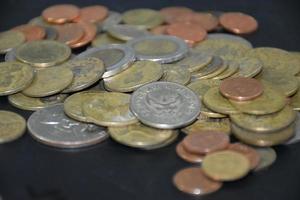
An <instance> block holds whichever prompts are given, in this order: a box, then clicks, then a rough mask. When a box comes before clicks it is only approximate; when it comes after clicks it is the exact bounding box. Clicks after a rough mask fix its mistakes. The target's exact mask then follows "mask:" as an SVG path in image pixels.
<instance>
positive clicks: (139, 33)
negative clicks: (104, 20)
mask: <svg viewBox="0 0 300 200" xmlns="http://www.w3.org/2000/svg"><path fill="white" fill-rule="evenodd" d="M107 32H108V33H109V34H110V36H112V37H114V38H116V39H118V40H123V41H128V40H132V39H135V38H139V37H143V36H147V35H150V33H149V32H148V31H146V30H143V29H139V28H138V27H136V26H134V25H127V24H118V25H114V26H110V27H108V28H107Z"/></svg>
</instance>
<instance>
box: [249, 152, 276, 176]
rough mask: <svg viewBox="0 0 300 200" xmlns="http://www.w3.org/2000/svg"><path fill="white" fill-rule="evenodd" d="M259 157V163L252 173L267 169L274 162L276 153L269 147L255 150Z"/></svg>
mask: <svg viewBox="0 0 300 200" xmlns="http://www.w3.org/2000/svg"><path fill="white" fill-rule="evenodd" d="M255 150H256V151H257V152H258V153H259V155H260V161H259V164H258V166H257V167H256V168H255V170H254V171H260V170H264V169H267V168H268V167H270V166H271V165H272V164H273V163H274V162H275V161H276V157H277V155H276V151H275V150H274V149H273V148H271V147H266V148H258V147H257V148H255Z"/></svg>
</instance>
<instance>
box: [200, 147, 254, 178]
mask: <svg viewBox="0 0 300 200" xmlns="http://www.w3.org/2000/svg"><path fill="white" fill-rule="evenodd" d="M202 169H203V172H204V173H205V174H206V175H207V176H208V177H210V178H212V179H214V180H218V181H234V180H237V179H240V178H242V177H244V176H246V175H247V174H248V172H249V171H250V162H249V160H248V158H247V157H246V156H244V155H243V154H241V153H238V152H234V151H230V150H225V151H219V152H215V153H211V154H208V155H207V156H205V158H204V159H203V161H202Z"/></svg>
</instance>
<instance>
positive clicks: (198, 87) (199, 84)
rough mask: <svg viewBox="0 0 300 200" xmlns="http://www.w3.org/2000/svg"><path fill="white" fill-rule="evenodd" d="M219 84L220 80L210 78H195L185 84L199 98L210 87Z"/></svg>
mask: <svg viewBox="0 0 300 200" xmlns="http://www.w3.org/2000/svg"><path fill="white" fill-rule="evenodd" d="M220 84H221V81H220V80H211V79H201V80H196V81H194V82H192V83H190V84H188V85H187V87H188V88H190V89H191V90H193V91H194V92H195V93H196V94H197V95H198V96H199V98H200V99H202V97H203V96H204V94H205V93H206V92H207V91H208V90H209V89H210V88H212V87H219V86H220Z"/></svg>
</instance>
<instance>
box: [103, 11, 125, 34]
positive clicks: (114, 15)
mask: <svg viewBox="0 0 300 200" xmlns="http://www.w3.org/2000/svg"><path fill="white" fill-rule="evenodd" d="M121 21H122V15H121V14H120V13H118V12H115V11H109V12H108V17H106V19H105V20H104V21H103V22H102V24H101V27H102V30H103V31H107V28H108V27H110V26H113V25H117V24H119V23H120V22H121Z"/></svg>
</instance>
